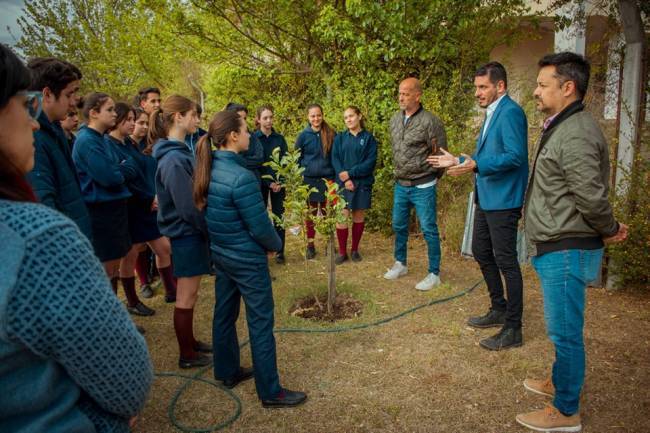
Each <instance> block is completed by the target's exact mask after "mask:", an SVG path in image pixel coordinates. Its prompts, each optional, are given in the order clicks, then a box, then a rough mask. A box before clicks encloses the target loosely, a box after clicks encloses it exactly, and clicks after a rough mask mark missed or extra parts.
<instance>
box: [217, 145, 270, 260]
mask: <svg viewBox="0 0 650 433" xmlns="http://www.w3.org/2000/svg"><path fill="white" fill-rule="evenodd" d="M212 155H213V156H212V173H211V177H210V187H209V189H208V205H207V209H206V214H205V216H206V221H207V223H208V233H209V235H210V249H211V250H212V254H213V256H214V258H215V260H219V258H220V257H226V258H228V259H231V260H236V261H238V262H245V263H255V264H257V263H259V264H266V263H267V258H266V252H267V251H279V250H280V249H281V248H282V241H280V238H279V237H278V235H277V233H276V231H275V228H274V227H273V224H272V223H271V219H270V218H269V214H268V212H267V210H266V206H264V202H263V201H262V194H261V192H260V184H259V182H258V181H257V178H256V177H255V175H254V174H253V173H252V172H251V171H250V170H247V169H246V161H245V160H244V158H243V157H242V156H240V155H237V154H236V153H234V152H229V151H225V150H217V151H215V152H213V154H212Z"/></svg>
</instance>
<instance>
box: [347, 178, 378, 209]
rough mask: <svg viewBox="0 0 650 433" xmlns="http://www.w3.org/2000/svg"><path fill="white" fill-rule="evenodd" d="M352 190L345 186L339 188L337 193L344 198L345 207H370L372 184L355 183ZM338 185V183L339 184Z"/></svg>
mask: <svg viewBox="0 0 650 433" xmlns="http://www.w3.org/2000/svg"><path fill="white" fill-rule="evenodd" d="M352 182H353V183H354V184H355V187H356V188H355V189H354V191H349V190H347V189H345V187H341V189H339V194H341V195H342V196H343V198H344V199H345V202H346V203H347V204H346V208H348V209H350V210H360V209H370V205H371V203H372V185H357V184H356V182H354V180H352ZM339 186H340V185H339Z"/></svg>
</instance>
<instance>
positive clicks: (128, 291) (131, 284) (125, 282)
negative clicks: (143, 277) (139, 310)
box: [120, 277, 140, 307]
mask: <svg viewBox="0 0 650 433" xmlns="http://www.w3.org/2000/svg"><path fill="white" fill-rule="evenodd" d="M120 280H122V287H124V294H125V295H126V302H127V303H128V305H129V307H134V306H136V305H137V304H138V303H139V302H140V299H139V298H138V295H137V293H135V277H127V278H124V277H122V278H120Z"/></svg>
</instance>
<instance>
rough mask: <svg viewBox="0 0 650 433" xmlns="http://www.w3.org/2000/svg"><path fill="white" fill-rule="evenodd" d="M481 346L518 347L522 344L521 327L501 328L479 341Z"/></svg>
mask: <svg viewBox="0 0 650 433" xmlns="http://www.w3.org/2000/svg"><path fill="white" fill-rule="evenodd" d="M479 344H480V345H481V347H482V348H484V349H488V350H503V349H510V348H512V347H520V346H521V345H522V344H524V339H523V337H522V335H521V328H517V329H515V328H506V327H505V326H504V327H503V328H501V331H499V333H498V334H496V335H493V336H492V337H488V338H486V339H483V340H481V341H479Z"/></svg>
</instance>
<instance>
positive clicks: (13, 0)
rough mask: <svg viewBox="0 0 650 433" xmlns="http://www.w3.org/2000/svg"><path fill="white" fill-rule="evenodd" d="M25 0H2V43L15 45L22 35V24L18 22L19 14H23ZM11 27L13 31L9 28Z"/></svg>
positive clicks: (0, 34)
mask: <svg viewBox="0 0 650 433" xmlns="http://www.w3.org/2000/svg"><path fill="white" fill-rule="evenodd" d="M22 7H23V0H0V43H3V44H5V45H14V44H15V43H16V41H15V40H14V37H12V36H11V34H13V35H14V36H15V37H16V39H18V38H20V36H21V35H22V33H21V31H20V26H18V23H16V20H17V19H18V17H19V16H21V15H22V10H21V9H22ZM7 27H9V28H10V29H11V33H9V30H7Z"/></svg>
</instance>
